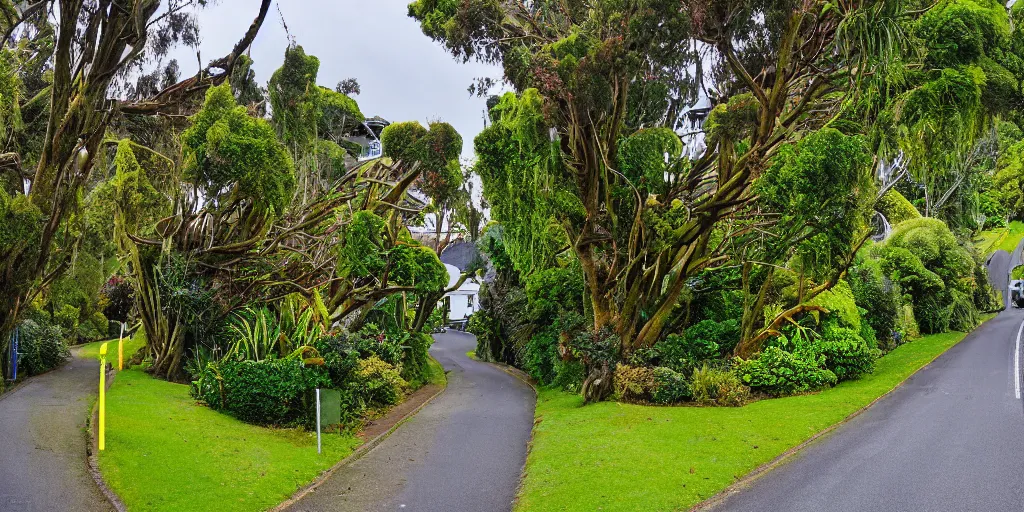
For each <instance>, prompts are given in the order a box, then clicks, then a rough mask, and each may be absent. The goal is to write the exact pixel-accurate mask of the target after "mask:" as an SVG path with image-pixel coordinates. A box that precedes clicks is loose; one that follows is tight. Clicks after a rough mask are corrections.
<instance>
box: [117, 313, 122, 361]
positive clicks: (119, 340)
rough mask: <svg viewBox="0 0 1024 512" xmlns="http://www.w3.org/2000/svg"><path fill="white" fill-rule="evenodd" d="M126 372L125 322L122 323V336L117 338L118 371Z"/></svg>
mask: <svg viewBox="0 0 1024 512" xmlns="http://www.w3.org/2000/svg"><path fill="white" fill-rule="evenodd" d="M121 370H124V322H121V335H120V336H118V337H117V371H121Z"/></svg>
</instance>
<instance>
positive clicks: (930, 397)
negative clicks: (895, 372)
mask: <svg viewBox="0 0 1024 512" xmlns="http://www.w3.org/2000/svg"><path fill="white" fill-rule="evenodd" d="M1022 246H1024V243H1022V244H1021V245H1020V246H1018V247H1017V250H1015V251H1014V252H1013V254H1012V255H1010V254H1007V253H1005V252H1001V253H997V254H996V255H995V256H994V257H993V258H991V259H990V261H989V274H990V279H991V280H992V281H993V285H995V286H1000V287H1002V289H1003V290H1005V289H1006V288H1005V286H1006V282H1007V274H1008V273H1009V270H1010V267H1011V262H1019V261H1020V255H1021V247H1022ZM1022 329H1024V311H1022V310H1020V309H1015V308H1009V309H1007V310H1006V311H1004V312H1002V313H1001V314H1000V315H999V316H998V317H996V318H994V319H992V320H990V321H988V322H986V323H985V324H984V325H982V326H981V327H979V328H978V329H976V330H975V331H974V332H973V333H971V334H970V335H969V336H968V337H967V338H966V339H964V340H963V341H962V342H960V343H959V344H958V345H956V346H954V347H953V348H951V349H950V350H949V351H948V352H946V353H945V354H944V355H942V356H941V357H939V358H938V359H937V360H935V362H934V363H932V364H931V365H929V366H927V367H925V368H924V369H922V370H921V371H920V372H918V373H917V374H915V375H914V376H913V377H911V378H910V379H909V380H908V381H907V382H906V383H905V384H904V385H903V386H902V387H900V388H898V389H897V390H895V391H894V392H893V393H892V394H890V395H889V396H887V397H886V398H884V399H882V400H881V401H879V402H878V403H877V404H875V405H874V406H873V407H871V408H870V409H868V410H867V411H865V412H864V413H863V414H861V415H859V416H857V417H855V418H853V419H852V420H850V421H849V422H848V423H846V424H845V425H842V426H840V427H839V428H837V429H836V430H835V431H834V432H832V433H831V434H829V435H826V436H824V437H823V438H821V439H819V440H818V441H816V442H814V443H811V444H810V445H809V446H807V447H806V448H804V449H803V450H802V451H801V452H799V453H798V454H796V455H795V456H794V457H793V458H792V459H790V460H789V461H787V462H785V463H783V464H782V465H781V466H780V467H778V468H776V469H774V470H771V471H769V472H767V473H766V474H764V475H762V476H761V477H760V478H758V479H756V480H754V481H753V482H752V483H751V484H750V485H749V486H748V487H747V488H745V489H743V490H741V491H739V492H738V493H737V494H734V495H732V496H731V497H729V498H727V499H726V500H725V501H724V502H721V503H719V506H718V507H717V508H716V510H728V511H758V512H772V511H780V512H781V511H785V512H804V511H806V512H829V511H869V510H872V511H873V510H898V511H922V512H923V511H929V512H930V511H947V510H948V511H993V512H994V511H1004V510H1005V511H1011V510H1014V511H1020V510H1024V444H1022V442H1021V441H1022V439H1024V401H1022V400H1021V398H1022V397H1021V386H1022V382H1021V373H1020V372H1021V371H1024V370H1022V369H1021V366H1022V365H1024V354H1021V352H1020V351H1021V350H1022V348H1024V347H1021V344H1022V343H1024V341H1022V340H1020V333H1021V330H1022Z"/></svg>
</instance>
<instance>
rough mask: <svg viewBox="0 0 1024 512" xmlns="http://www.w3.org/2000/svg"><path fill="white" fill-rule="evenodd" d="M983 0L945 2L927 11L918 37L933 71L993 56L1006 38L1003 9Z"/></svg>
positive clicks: (918, 25)
mask: <svg viewBox="0 0 1024 512" xmlns="http://www.w3.org/2000/svg"><path fill="white" fill-rule="evenodd" d="M992 4H993V2H988V1H986V0H977V1H975V0H945V1H942V2H938V3H937V5H935V6H934V7H932V8H931V9H929V10H928V11H927V12H926V13H925V14H924V16H922V17H921V18H920V20H919V21H918V24H917V31H918V35H919V36H920V37H921V38H922V39H923V40H924V43H925V46H926V48H927V51H928V57H927V60H928V63H929V64H930V65H932V66H934V67H954V66H959V65H964V64H970V63H972V62H975V61H976V60H978V59H979V58H981V57H982V56H983V55H985V54H992V53H993V52H994V50H996V49H997V48H999V47H1000V46H1002V45H1003V44H1004V42H1005V40H1006V38H1007V36H1008V35H1009V19H1008V16H1007V13H1006V10H1005V8H1003V7H1002V6H1001V5H998V4H996V5H992Z"/></svg>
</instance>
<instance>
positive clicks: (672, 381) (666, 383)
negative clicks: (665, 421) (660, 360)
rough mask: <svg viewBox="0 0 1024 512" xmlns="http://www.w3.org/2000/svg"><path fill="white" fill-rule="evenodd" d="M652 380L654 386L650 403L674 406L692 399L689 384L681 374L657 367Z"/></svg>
mask: <svg viewBox="0 0 1024 512" xmlns="http://www.w3.org/2000/svg"><path fill="white" fill-rule="evenodd" d="M654 380H655V383H656V386H655V388H654V391H653V392H652V393H651V401H652V402H654V403H656V404H662V405H668V404H676V403H680V402H685V401H687V400H690V399H692V398H693V392H692V391H691V390H690V382H689V381H688V380H686V377H685V376H684V375H683V374H682V373H679V372H677V371H675V370H673V369H671V368H665V367H662V366H659V367H656V368H654Z"/></svg>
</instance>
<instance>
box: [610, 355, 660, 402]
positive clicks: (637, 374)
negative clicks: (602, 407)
mask: <svg viewBox="0 0 1024 512" xmlns="http://www.w3.org/2000/svg"><path fill="white" fill-rule="evenodd" d="M614 382H615V394H616V395H617V396H618V397H619V400H622V401H623V402H641V403H643V402H649V401H650V400H651V397H652V395H653V393H654V390H655V389H656V388H657V386H658V380H657V379H656V378H655V377H654V370H653V369H652V368H647V367H645V366H629V365H625V364H619V365H616V367H615V379H614Z"/></svg>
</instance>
